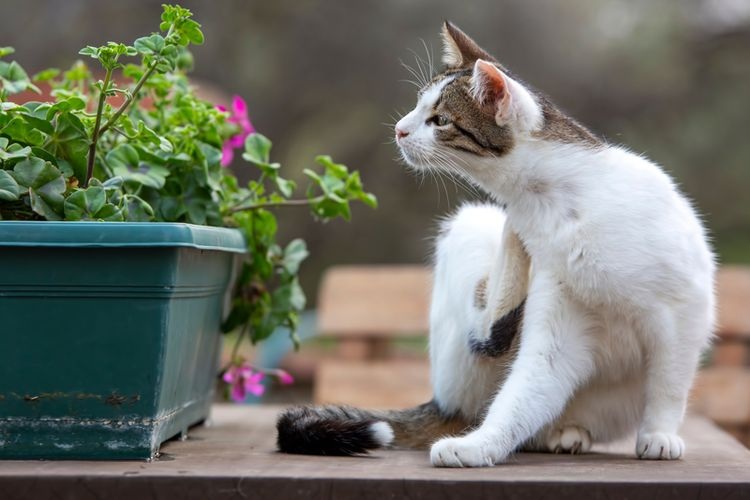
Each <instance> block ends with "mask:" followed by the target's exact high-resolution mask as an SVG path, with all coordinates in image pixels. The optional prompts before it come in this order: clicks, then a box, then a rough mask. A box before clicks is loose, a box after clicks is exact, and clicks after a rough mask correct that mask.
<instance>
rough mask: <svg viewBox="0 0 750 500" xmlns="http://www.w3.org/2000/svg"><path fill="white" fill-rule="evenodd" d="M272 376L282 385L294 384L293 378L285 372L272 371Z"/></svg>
mask: <svg viewBox="0 0 750 500" xmlns="http://www.w3.org/2000/svg"><path fill="white" fill-rule="evenodd" d="M273 374H274V375H276V377H278V379H279V382H281V384H282V385H290V384H293V383H294V377H292V375H291V374H290V373H289V372H287V371H285V370H274V371H273Z"/></svg>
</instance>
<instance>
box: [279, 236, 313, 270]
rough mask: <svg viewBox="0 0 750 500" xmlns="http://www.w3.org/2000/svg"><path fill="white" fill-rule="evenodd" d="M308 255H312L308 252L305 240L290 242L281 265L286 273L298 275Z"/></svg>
mask: <svg viewBox="0 0 750 500" xmlns="http://www.w3.org/2000/svg"><path fill="white" fill-rule="evenodd" d="M308 255H310V252H308V251H307V245H306V244H305V242H304V240H301V239H299V238H297V239H294V240H292V241H291V242H289V244H288V245H287V246H286V248H285V249H284V256H283V258H282V261H281V263H282V265H283V266H284V269H285V270H286V272H288V273H289V274H297V272H298V271H299V266H300V264H301V263H302V261H303V260H305V259H306V258H307V256H308Z"/></svg>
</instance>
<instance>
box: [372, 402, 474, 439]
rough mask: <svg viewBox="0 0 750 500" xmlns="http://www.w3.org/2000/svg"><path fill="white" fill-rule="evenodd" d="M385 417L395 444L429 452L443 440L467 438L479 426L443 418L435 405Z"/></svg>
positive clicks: (450, 417)
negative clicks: (456, 436)
mask: <svg viewBox="0 0 750 500" xmlns="http://www.w3.org/2000/svg"><path fill="white" fill-rule="evenodd" d="M383 415H384V417H382V420H385V421H386V422H388V423H389V424H391V427H393V434H394V440H393V444H394V446H396V447H398V448H410V449H424V448H428V447H429V446H430V445H432V444H433V443H434V442H435V441H437V440H438V439H440V438H441V437H443V436H452V435H457V434H463V433H465V432H466V431H468V430H469V429H471V428H472V427H473V426H476V425H477V424H478V422H467V421H465V420H464V419H462V418H461V417H458V416H446V415H443V414H442V413H441V412H440V409H439V408H438V406H437V404H436V403H435V401H430V402H428V403H425V404H423V405H420V406H417V407H415V408H410V409H408V410H401V411H391V412H384V414H383ZM377 417H378V415H377V413H376V418H377Z"/></svg>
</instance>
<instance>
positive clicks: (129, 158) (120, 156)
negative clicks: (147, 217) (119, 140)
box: [106, 144, 169, 189]
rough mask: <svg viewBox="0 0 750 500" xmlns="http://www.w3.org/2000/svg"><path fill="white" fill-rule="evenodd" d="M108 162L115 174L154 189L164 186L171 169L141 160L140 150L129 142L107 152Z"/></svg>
mask: <svg viewBox="0 0 750 500" xmlns="http://www.w3.org/2000/svg"><path fill="white" fill-rule="evenodd" d="M106 159H107V164H108V165H109V168H110V169H111V170H112V173H113V174H114V175H119V176H120V177H122V178H123V179H124V180H125V181H126V182H128V181H131V182H135V183H138V184H141V185H143V186H146V187H151V188H154V189H161V188H162V187H164V182H165V181H166V178H167V176H168V175H169V170H167V169H166V168H164V167H162V166H160V165H152V164H148V163H145V162H141V161H140V159H139V157H138V151H137V150H136V149H135V148H134V147H133V146H131V145H129V144H121V145H119V146H117V147H116V148H114V149H113V150H112V151H110V152H109V153H107V156H106Z"/></svg>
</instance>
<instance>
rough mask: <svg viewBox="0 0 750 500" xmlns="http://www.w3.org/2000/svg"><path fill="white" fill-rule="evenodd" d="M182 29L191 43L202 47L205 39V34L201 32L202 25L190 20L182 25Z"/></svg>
mask: <svg viewBox="0 0 750 500" xmlns="http://www.w3.org/2000/svg"><path fill="white" fill-rule="evenodd" d="M180 29H181V30H182V32H183V33H184V34H185V36H186V37H187V39H188V40H190V42H191V43H194V44H195V45H202V44H203V41H204V38H203V32H202V31H201V25H200V24H198V23H196V22H195V21H193V20H192V19H189V20H187V21H185V22H184V23H182V26H180Z"/></svg>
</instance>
